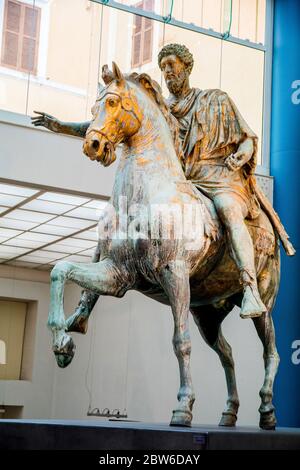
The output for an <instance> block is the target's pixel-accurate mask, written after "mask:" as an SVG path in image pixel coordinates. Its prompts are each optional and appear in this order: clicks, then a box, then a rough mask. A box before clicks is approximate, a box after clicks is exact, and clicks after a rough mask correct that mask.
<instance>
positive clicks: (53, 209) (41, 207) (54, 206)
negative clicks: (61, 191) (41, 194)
mask: <svg viewBox="0 0 300 470" xmlns="http://www.w3.org/2000/svg"><path fill="white" fill-rule="evenodd" d="M0 198H1V196H0ZM72 207H75V206H70V205H69V204H59V203H56V202H49V201H43V200H39V199H35V200H34V201H30V202H28V203H27V204H24V206H22V208H23V209H31V210H34V211H39V212H48V213H50V214H63V213H64V212H67V211H69V210H71V209H72Z"/></svg>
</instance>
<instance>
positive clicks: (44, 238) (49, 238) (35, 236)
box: [18, 225, 59, 245]
mask: <svg viewBox="0 0 300 470" xmlns="http://www.w3.org/2000/svg"><path fill="white" fill-rule="evenodd" d="M40 227H44V225H43V226H40ZM40 227H38V228H40ZM18 238H19V239H20V240H32V241H36V242H40V243H41V244H43V245H44V244H46V243H50V242H54V241H55V240H58V239H59V237H55V236H54V235H45V234H43V233H34V232H25V233H22V235H20V236H19V237H18Z"/></svg>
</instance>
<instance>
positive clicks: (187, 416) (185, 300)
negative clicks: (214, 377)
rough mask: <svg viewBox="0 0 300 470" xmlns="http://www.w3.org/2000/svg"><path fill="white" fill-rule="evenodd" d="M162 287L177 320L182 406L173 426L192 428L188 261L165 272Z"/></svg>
mask: <svg viewBox="0 0 300 470" xmlns="http://www.w3.org/2000/svg"><path fill="white" fill-rule="evenodd" d="M161 285H162V287H163V289H164V290H165V292H166V294H167V296H168V297H169V301H170V305H171V308H172V313H173V318H174V335H173V348H174V352H175V354H176V357H177V359H178V365H179V372H180V388H179V392H178V394H177V399H178V401H179V405H178V407H177V408H176V410H174V411H173V416H172V420H171V423H170V424H171V426H190V425H191V422H192V408H193V404H194V401H195V395H194V392H193V387H192V378H191V372H190V354H191V340H190V332H189V327H188V315H189V306H190V283H189V272H188V270H187V268H186V265H185V262H184V261H174V262H171V263H169V264H168V266H167V267H166V268H165V269H163V270H162V273H161Z"/></svg>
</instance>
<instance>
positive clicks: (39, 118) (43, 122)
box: [31, 111, 90, 138]
mask: <svg viewBox="0 0 300 470" xmlns="http://www.w3.org/2000/svg"><path fill="white" fill-rule="evenodd" d="M34 112H35V113H36V116H33V117H32V118H31V122H32V124H33V125H34V126H36V127H38V126H42V127H46V129H49V130H50V131H52V132H57V133H59V134H67V135H74V136H76V137H82V138H83V137H85V134H86V131H87V129H88V127H89V125H90V122H89V121H87V122H62V121H59V120H58V119H56V118H55V117H54V116H51V115H50V114H47V113H43V112H41V111H34Z"/></svg>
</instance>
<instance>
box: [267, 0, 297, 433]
mask: <svg viewBox="0 0 300 470" xmlns="http://www.w3.org/2000/svg"><path fill="white" fill-rule="evenodd" d="M274 7H275V8H274V51H273V79H272V129H271V174H272V175H273V176H274V177H275V189H274V206H275V209H276V211H277V212H278V213H279V215H280V217H281V220H282V222H283V224H284V226H285V228H286V230H287V232H288V233H289V235H290V237H291V240H292V242H293V244H294V246H295V248H296V249H297V254H296V256H295V257H293V258H288V257H287V256H286V255H285V253H284V252H283V251H282V271H281V284H280V290H279V294H278V297H277V302H276V307H275V309H274V323H275V327H276V337H277V347H278V351H279V355H280V357H281V363H280V367H279V372H278V375H277V379H276V382H275V400H274V404H275V407H276V414H277V419H278V424H279V425H280V426H297V427H300V1H299V0H275V2H274ZM293 347H294V349H293ZM297 351H299V353H298V352H297ZM293 353H294V354H293ZM298 362H299V363H298Z"/></svg>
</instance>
